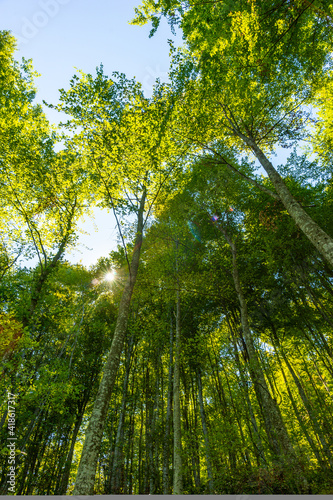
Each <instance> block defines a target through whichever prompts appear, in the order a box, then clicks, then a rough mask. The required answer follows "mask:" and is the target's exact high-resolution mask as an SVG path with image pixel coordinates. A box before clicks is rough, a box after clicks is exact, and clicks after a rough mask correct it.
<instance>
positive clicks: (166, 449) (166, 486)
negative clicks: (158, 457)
mask: <svg viewBox="0 0 333 500" xmlns="http://www.w3.org/2000/svg"><path fill="white" fill-rule="evenodd" d="M172 377H173V328H172V312H171V314H170V348H169V374H168V402H167V413H166V420H165V433H164V443H163V495H169V494H170V479H169V478H170V474H169V457H170V427H171V412H172Z"/></svg>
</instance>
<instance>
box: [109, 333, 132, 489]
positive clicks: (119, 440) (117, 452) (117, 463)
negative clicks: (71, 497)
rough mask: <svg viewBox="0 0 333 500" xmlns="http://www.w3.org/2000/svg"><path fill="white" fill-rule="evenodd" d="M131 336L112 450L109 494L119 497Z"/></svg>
mask: <svg viewBox="0 0 333 500" xmlns="http://www.w3.org/2000/svg"><path fill="white" fill-rule="evenodd" d="M133 344H134V340H133V336H132V337H131V339H130V341H129V347H128V353H127V359H126V366H125V377H124V381H123V398H122V402H121V407H120V414H119V422H118V428H117V436H116V444H115V449H114V458H113V465H112V479H111V494H112V495H119V494H120V493H121V476H122V474H121V472H122V459H123V441H124V420H125V411H126V400H127V389H128V381H129V374H130V368H131V357H132V353H133Z"/></svg>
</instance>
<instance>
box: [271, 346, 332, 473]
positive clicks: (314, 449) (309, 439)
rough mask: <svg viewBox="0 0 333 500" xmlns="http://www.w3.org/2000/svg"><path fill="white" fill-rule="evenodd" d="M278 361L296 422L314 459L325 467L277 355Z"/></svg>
mask: <svg viewBox="0 0 333 500" xmlns="http://www.w3.org/2000/svg"><path fill="white" fill-rule="evenodd" d="M278 362H279V365H280V369H281V373H282V376H283V380H284V383H285V385H286V388H287V392H288V395H289V398H290V401H291V404H292V406H293V408H294V412H295V415H296V417H297V420H298V423H299V425H300V428H301V429H302V431H303V433H304V436H305V437H306V439H307V441H308V443H309V445H310V447H311V449H312V451H313V453H314V454H315V457H316V459H317V460H318V463H319V465H320V466H321V467H322V468H326V466H325V463H324V462H323V460H322V458H321V456H320V452H319V450H318V448H317V447H316V445H315V443H314V441H313V439H312V437H311V436H310V434H309V433H308V430H307V428H306V425H305V423H304V421H303V419H302V416H301V415H300V412H299V410H298V408H297V404H296V401H295V400H294V397H293V395H292V392H291V390H290V387H289V384H288V380H287V377H286V374H285V372H284V369H283V365H282V362H281V359H280V356H279V355H278Z"/></svg>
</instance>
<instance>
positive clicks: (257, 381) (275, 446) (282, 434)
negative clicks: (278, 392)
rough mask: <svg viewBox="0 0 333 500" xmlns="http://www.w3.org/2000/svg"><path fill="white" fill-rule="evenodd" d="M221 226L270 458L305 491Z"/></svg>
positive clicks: (229, 242)
mask: <svg viewBox="0 0 333 500" xmlns="http://www.w3.org/2000/svg"><path fill="white" fill-rule="evenodd" d="M220 230H221V232H222V233H223V235H224V237H225V239H226V241H227V242H228V244H229V246H230V249H231V253H232V273H233V280H234V285H235V290H236V292H237V296H238V301H239V306H240V314H241V324H242V331H243V335H244V340H245V343H246V348H247V354H248V358H249V360H248V366H249V372H250V376H251V379H252V382H253V385H254V390H255V393H256V395H257V398H258V401H259V403H260V406H261V408H262V414H263V419H264V424H265V429H266V433H267V437H268V440H269V445H270V448H271V451H272V455H273V459H274V460H275V462H277V463H278V464H280V465H281V466H282V467H283V468H284V469H285V470H286V472H288V469H290V466H292V467H293V469H294V470H295V473H296V474H297V478H295V487H296V490H297V492H298V493H300V492H304V490H307V488H308V485H307V481H306V479H305V477H304V475H303V473H302V471H301V466H300V464H299V462H298V459H297V457H296V454H295V451H294V449H293V446H292V444H291V441H290V439H289V436H288V432H287V429H286V428H285V425H284V422H283V420H282V417H281V413H280V411H279V408H278V406H277V403H276V401H275V400H273V398H272V396H271V394H270V392H269V389H268V386H267V383H266V379H265V376H264V373H263V371H262V367H261V365H260V362H259V358H258V356H257V353H256V350H255V346H254V343H253V339H252V334H251V330H250V326H249V320H248V313H247V304H246V300H245V297H244V294H243V290H242V287H241V283H240V278H239V273H238V265H237V251H236V245H235V243H234V242H233V241H232V239H231V238H230V237H229V235H228V233H227V231H226V230H225V229H224V228H223V227H222V226H220Z"/></svg>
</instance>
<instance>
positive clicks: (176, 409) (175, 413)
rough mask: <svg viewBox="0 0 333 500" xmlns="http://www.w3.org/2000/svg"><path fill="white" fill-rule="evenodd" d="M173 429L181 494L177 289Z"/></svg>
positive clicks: (177, 491) (176, 489)
mask: <svg viewBox="0 0 333 500" xmlns="http://www.w3.org/2000/svg"><path fill="white" fill-rule="evenodd" d="M173 401H174V410H173V430H174V446H173V454H174V477H173V494H174V495H181V494H182V490H183V475H182V442H181V437H182V436H181V418H180V296H179V289H178V290H177V304H176V349H175V367H174V378H173Z"/></svg>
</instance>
